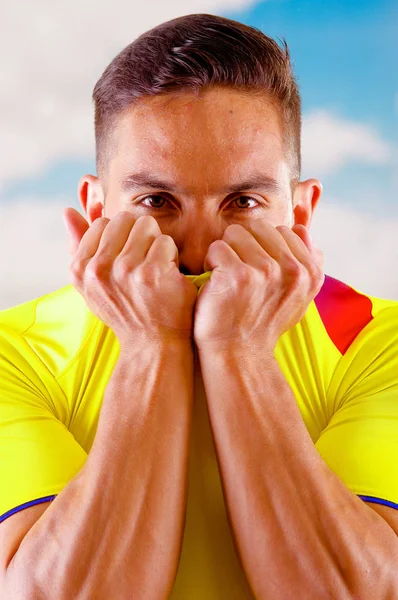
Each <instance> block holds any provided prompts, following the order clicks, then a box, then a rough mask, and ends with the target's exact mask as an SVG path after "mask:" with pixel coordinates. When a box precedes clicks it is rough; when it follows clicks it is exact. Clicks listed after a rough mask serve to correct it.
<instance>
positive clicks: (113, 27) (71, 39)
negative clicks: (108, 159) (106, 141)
mask: <svg viewBox="0 0 398 600" xmlns="http://www.w3.org/2000/svg"><path fill="white" fill-rule="evenodd" d="M254 3H255V0H190V1H189V2H187V0H169V1H168V2H164V1H163V0H149V1H148V2H144V3H136V2H128V1H127V0H113V2H95V1H94V0H70V1H68V2H61V3H60V2H50V1H49V0H35V1H34V2H31V3H29V2H24V3H23V5H21V3H19V2H8V3H7V9H5V8H4V9H3V10H2V15H1V24H2V34H1V36H0V55H1V56H3V57H7V58H6V60H4V61H3V64H2V68H1V71H0V89H1V97H0V102H1V111H0V130H1V132H2V148H3V149H6V151H3V152H2V153H1V154H0V173H1V175H0V186H1V185H2V184H3V185H4V183H5V182H6V181H7V180H8V181H9V180H11V179H16V178H18V177H25V176H30V175H33V174H37V173H39V172H41V171H42V170H44V169H45V167H46V166H48V165H49V164H50V163H51V162H52V161H54V160H57V159H58V160H59V159H63V158H68V157H73V158H74V159H79V158H85V157H92V156H93V155H94V131H93V130H94V125H93V106H92V102H91V94H92V89H93V87H94V85H95V83H96V81H97V80H98V79H99V77H100V76H101V73H102V72H103V70H104V69H105V67H106V66H107V65H108V64H109V62H110V61H111V60H112V59H113V58H114V57H115V56H116V54H118V52H120V51H121V50H122V49H123V48H124V47H125V46H127V45H128V44H129V43H131V42H132V41H133V40H134V39H135V38H136V37H137V36H138V35H140V34H141V33H143V32H144V31H147V30H148V29H151V28H152V27H154V26H156V25H158V24H160V23H162V22H164V21H168V20H170V19H173V18H176V17H180V16H184V15H187V14H191V13H203V12H204V13H211V14H219V12H221V11H226V10H237V9H243V8H245V7H248V6H250V5H251V4H254Z"/></svg>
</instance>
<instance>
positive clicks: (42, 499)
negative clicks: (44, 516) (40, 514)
mask: <svg viewBox="0 0 398 600" xmlns="http://www.w3.org/2000/svg"><path fill="white" fill-rule="evenodd" d="M57 495H58V494H55V496H46V497H45V498H37V500H30V501H29V502H25V503H24V504H20V505H19V506H16V507H15V508H12V509H11V510H9V511H7V512H6V513H4V515H1V516H0V523H2V522H3V521H5V520H6V519H7V518H8V517H11V515H13V514H14V513H17V512H19V511H20V510H23V509H24V508H29V506H34V505H35V504H42V503H43V502H48V501H49V500H51V501H53V500H55V498H56V497H57Z"/></svg>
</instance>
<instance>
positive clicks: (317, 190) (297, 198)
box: [292, 179, 323, 229]
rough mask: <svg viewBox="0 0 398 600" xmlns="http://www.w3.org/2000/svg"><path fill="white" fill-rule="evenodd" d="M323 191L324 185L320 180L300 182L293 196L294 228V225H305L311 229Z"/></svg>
mask: <svg viewBox="0 0 398 600" xmlns="http://www.w3.org/2000/svg"><path fill="white" fill-rule="evenodd" d="M322 190H323V188H322V184H321V182H320V181H319V180H318V179H306V180H305V181H299V183H298V184H297V186H296V189H295V191H294V195H293V223H292V227H293V225H304V226H305V227H307V228H308V229H309V227H310V225H311V220H312V215H313V212H314V210H315V207H316V205H317V204H318V202H319V199H320V197H321V195H322Z"/></svg>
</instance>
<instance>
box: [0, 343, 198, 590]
mask: <svg viewBox="0 0 398 600" xmlns="http://www.w3.org/2000/svg"><path fill="white" fill-rule="evenodd" d="M192 400H193V348H192V346H190V345H189V343H187V344H185V343H184V344H183V343H181V344H180V343H177V342H176V343H174V342H172V343H169V344H165V345H157V347H153V348H151V347H150V344H147V345H145V344H143V345H142V346H140V348H139V349H137V350H136V351H135V352H132V353H124V352H122V353H121V355H120V358H119V361H118V363H117V364H116V366H115V369H114V371H113V373H112V377H111V379H110V381H109V384H108V387H107V389H106V392H105V395H104V400H103V405H102V409H101V413H100V418H99V423H98V429H97V433H96V437H95V440H94V444H93V446H92V448H91V451H90V454H89V456H88V458H87V461H86V463H85V464H84V466H83V468H82V470H81V471H80V472H79V473H78V474H77V475H76V476H75V477H74V479H73V480H71V481H70V482H69V483H68V485H67V486H66V487H65V488H64V489H63V490H62V491H61V492H60V494H59V495H58V496H57V497H56V498H55V500H54V501H53V502H52V504H51V505H50V506H49V508H48V509H47V510H46V511H45V512H44V514H43V515H42V516H41V517H40V518H39V520H38V521H37V522H36V523H35V525H34V526H33V527H32V529H31V530H30V531H29V532H28V533H27V535H26V536H25V538H24V539H23V541H22V543H21V545H20V547H19V549H18V550H17V552H16V554H15V555H14V557H13V559H12V561H11V563H10V564H9V566H8V569H7V574H6V577H5V582H6V590H5V593H4V598H10V599H11V598H12V599H13V600H22V599H23V600H25V599H27V598H46V599H48V600H51V599H54V600H55V599H57V600H70V599H71V598H79V599H80V600H91V599H92V598H96V600H108V599H109V598H114V599H115V600H116V599H120V600H122V599H124V598H126V599H127V598H137V599H138V598H145V599H148V600H149V599H152V600H160V599H164V600H165V599H166V598H168V596H169V594H170V591H171V588H172V586H173V583H174V579H175V576H176V572H177V568H178V561H179V556H180V551H181V544H182V538H183V527H184V520H185V508H186V498H187V486H188V452H189V434H190V426H191V416H192V405H193V403H192Z"/></svg>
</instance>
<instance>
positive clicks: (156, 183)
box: [121, 171, 283, 194]
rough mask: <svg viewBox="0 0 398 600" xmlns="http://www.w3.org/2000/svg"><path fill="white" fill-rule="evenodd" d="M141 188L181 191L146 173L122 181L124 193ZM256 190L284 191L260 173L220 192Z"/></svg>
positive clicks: (173, 185) (170, 183)
mask: <svg viewBox="0 0 398 600" xmlns="http://www.w3.org/2000/svg"><path fill="white" fill-rule="evenodd" d="M140 188H151V189H161V190H163V191H165V192H170V193H171V194H173V193H176V192H178V191H181V190H179V189H178V187H177V186H176V185H175V184H174V183H172V182H170V181H164V180H162V179H160V178H158V177H157V176H155V175H151V174H150V173H148V172H146V171H141V172H139V173H131V174H129V175H126V176H125V177H124V178H123V179H122V181H121V191H122V192H132V191H134V190H137V189H140ZM254 188H257V189H261V190H265V191H268V192H274V193H278V192H282V191H283V190H282V187H281V186H280V184H279V183H278V182H277V181H276V179H273V178H272V177H269V176H268V175H265V174H264V173H261V172H260V173H252V174H251V175H249V176H248V177H247V179H245V180H244V181H241V182H236V183H235V182H234V183H231V184H229V185H227V186H225V187H223V188H221V189H220V192H221V193H223V194H232V193H237V192H246V191H248V190H251V189H254Z"/></svg>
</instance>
